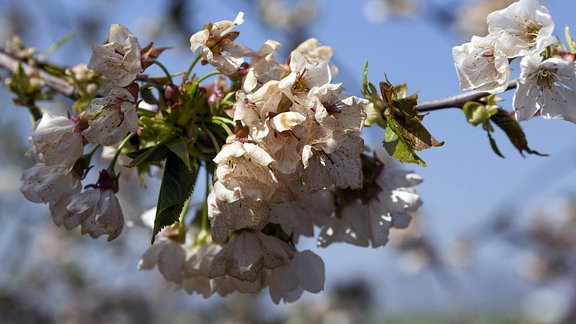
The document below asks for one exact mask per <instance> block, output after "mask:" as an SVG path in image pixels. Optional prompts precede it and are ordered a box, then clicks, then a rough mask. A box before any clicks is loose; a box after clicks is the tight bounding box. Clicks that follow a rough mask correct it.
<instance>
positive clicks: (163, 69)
mask: <svg viewBox="0 0 576 324" xmlns="http://www.w3.org/2000/svg"><path fill="white" fill-rule="evenodd" d="M154 64H156V65H158V67H160V68H161V69H162V71H164V74H166V76H167V77H168V79H169V80H170V83H172V75H170V72H169V71H168V69H166V67H165V66H164V64H162V63H160V62H158V61H156V60H154Z"/></svg>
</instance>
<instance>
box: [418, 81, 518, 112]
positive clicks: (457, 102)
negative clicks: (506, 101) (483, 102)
mask: <svg viewBox="0 0 576 324" xmlns="http://www.w3.org/2000/svg"><path fill="white" fill-rule="evenodd" d="M514 88H516V80H511V81H508V85H507V87H506V90H505V91H508V90H510V89H514ZM489 95H490V93H489V92H485V91H472V92H466V93H462V94H459V95H455V96H451V97H445V98H440V99H435V100H430V101H424V102H422V103H419V104H417V105H416V107H415V108H416V110H417V111H419V112H427V111H433V110H439V109H444V108H462V106H464V104H465V103H466V102H468V101H478V100H480V99H482V98H484V97H487V96H489Z"/></svg>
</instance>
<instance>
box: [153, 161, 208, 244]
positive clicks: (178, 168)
mask: <svg viewBox="0 0 576 324" xmlns="http://www.w3.org/2000/svg"><path fill="white" fill-rule="evenodd" d="M197 175H198V172H197V169H196V165H195V167H194V168H193V169H190V168H188V167H187V166H186V164H185V163H184V162H183V161H182V159H181V158H180V157H178V156H177V155H176V154H175V153H173V152H172V151H169V152H168V157H167V158H166V165H165V167H164V175H163V177H162V184H161V186H160V194H159V195H158V205H157V207H156V218H155V219H154V231H153V234H152V243H154V238H155V237H156V234H158V232H160V231H161V230H162V228H164V227H166V226H170V225H172V224H174V223H175V222H178V221H179V220H180V213H181V212H182V209H183V208H184V205H185V203H186V200H188V198H189V197H190V196H191V195H192V192H193V191H194V184H195V183H196V176H197Z"/></svg>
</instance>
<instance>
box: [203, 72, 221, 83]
mask: <svg viewBox="0 0 576 324" xmlns="http://www.w3.org/2000/svg"><path fill="white" fill-rule="evenodd" d="M220 73H221V72H220V71H218V70H215V71H212V72H210V73H206V74H205V75H204V76H202V77H201V78H200V79H198V83H201V82H202V81H204V80H206V79H208V78H209V77H211V76H214V75H218V74H220Z"/></svg>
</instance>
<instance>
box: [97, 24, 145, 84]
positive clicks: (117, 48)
mask: <svg viewBox="0 0 576 324" xmlns="http://www.w3.org/2000/svg"><path fill="white" fill-rule="evenodd" d="M109 33H110V37H109V38H108V42H107V43H106V44H104V45H93V46H92V57H91V58H90V62H89V63H88V68H89V69H91V70H94V71H97V72H100V73H101V74H102V75H104V76H105V77H106V78H108V79H109V80H110V81H112V83H113V84H114V85H115V86H118V87H126V86H128V85H130V83H132V82H133V81H134V80H135V79H136V76H137V75H138V73H140V72H142V71H143V69H142V63H141V57H140V54H141V53H140V51H141V50H142V48H141V47H140V44H139V43H138V39H137V38H136V37H135V36H134V35H132V33H131V32H130V31H129V30H128V29H127V28H126V27H124V26H123V25H119V24H113V25H111V26H110V32H109Z"/></svg>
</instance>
